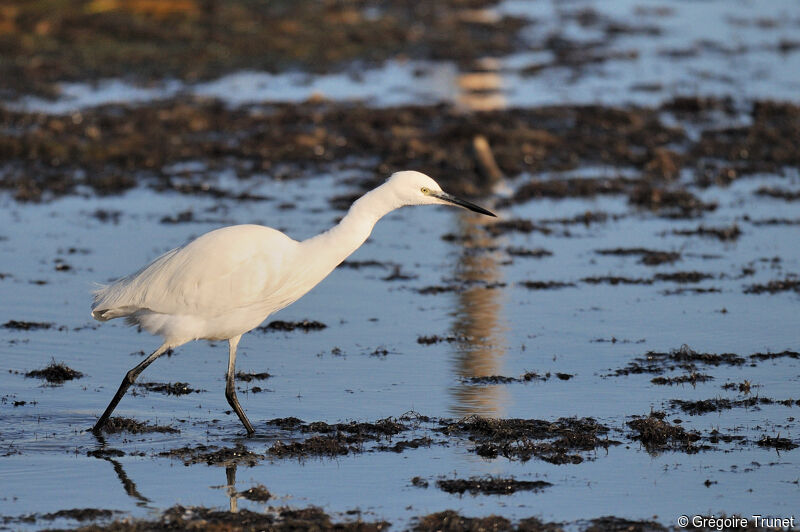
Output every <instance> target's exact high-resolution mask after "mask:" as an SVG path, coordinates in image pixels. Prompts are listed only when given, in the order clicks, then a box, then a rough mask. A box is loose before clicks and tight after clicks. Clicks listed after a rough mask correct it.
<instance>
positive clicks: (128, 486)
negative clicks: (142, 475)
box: [90, 434, 240, 513]
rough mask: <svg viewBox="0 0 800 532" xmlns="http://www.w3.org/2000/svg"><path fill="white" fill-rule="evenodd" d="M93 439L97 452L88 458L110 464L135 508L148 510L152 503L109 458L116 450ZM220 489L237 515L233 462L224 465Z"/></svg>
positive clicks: (117, 462) (102, 439)
mask: <svg viewBox="0 0 800 532" xmlns="http://www.w3.org/2000/svg"><path fill="white" fill-rule="evenodd" d="M94 437H95V439H96V440H97V443H98V444H99V448H98V449H97V452H92V453H90V456H94V457H95V458H99V459H100V460H104V461H106V462H109V463H111V465H112V466H113V467H114V473H116V474H117V478H118V479H119V481H120V482H121V483H122V488H123V489H124V490H125V493H126V494H127V495H128V497H130V498H132V499H134V500H136V506H140V507H142V508H150V506H149V503H150V502H152V501H150V499H148V498H147V497H145V496H144V495H142V494H141V493H140V492H139V489H138V488H137V487H136V483H135V482H134V481H133V480H131V479H130V477H129V476H128V474H127V473H126V472H125V469H124V468H123V467H122V463H121V462H120V461H119V460H114V459H113V458H111V456H112V455H115V454H116V453H115V451H116V450H115V449H113V448H110V447H108V444H107V443H106V439H105V438H104V437H103V436H102V435H99V434H94ZM221 487H224V488H225V491H226V493H227V495H228V503H229V508H230V511H231V513H237V512H238V511H239V502H238V501H239V498H240V495H239V492H238V491H237V490H236V463H235V462H230V463H228V464H225V485H224V486H221Z"/></svg>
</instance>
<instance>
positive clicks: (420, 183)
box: [386, 170, 495, 216]
mask: <svg viewBox="0 0 800 532" xmlns="http://www.w3.org/2000/svg"><path fill="white" fill-rule="evenodd" d="M386 184H387V185H389V186H390V187H391V188H392V190H393V191H394V193H395V194H396V195H397V197H398V199H399V200H400V201H401V202H402V204H403V205H458V206H459V207H464V208H465V209H469V210H471V211H475V212H479V213H481V214H485V215H487V216H495V214H494V213H493V212H491V211H489V210H487V209H484V208H483V207H480V206H478V205H475V204H474V203H472V202H469V201H466V200H463V199H461V198H457V197H455V196H453V195H451V194H448V193H447V192H445V191H443V190H442V187H440V186H439V183H437V182H436V181H434V180H433V179H431V178H430V177H428V176H427V175H425V174H423V173H422V172H415V171H414V170H405V171H403V172H395V173H394V174H392V175H391V177H389V179H388V180H387V181H386Z"/></svg>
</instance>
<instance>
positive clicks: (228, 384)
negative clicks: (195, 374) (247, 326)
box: [225, 335, 255, 436]
mask: <svg viewBox="0 0 800 532" xmlns="http://www.w3.org/2000/svg"><path fill="white" fill-rule="evenodd" d="M241 338H242V335H239V336H234V337H233V338H231V339H230V340H228V345H229V346H230V349H229V354H228V375H227V377H226V379H225V398H226V399H227V400H228V404H229V405H231V408H233V411H234V412H236V415H237V416H239V421H241V422H242V425H244V428H245V429H247V435H248V436H252V435H253V433H255V430H254V429H253V425H251V424H250V420H249V419H247V416H246V415H245V414H244V410H242V407H241V405H239V399H237V398H236V383H235V382H234V377H235V375H236V346H237V345H239V340H240V339H241Z"/></svg>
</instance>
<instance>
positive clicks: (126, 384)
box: [92, 344, 170, 433]
mask: <svg viewBox="0 0 800 532" xmlns="http://www.w3.org/2000/svg"><path fill="white" fill-rule="evenodd" d="M169 348H170V346H169V345H168V344H163V345H162V346H161V347H159V348H158V349H156V350H155V351H153V353H152V354H151V355H150V356H148V357H147V358H145V359H144V360H142V361H141V362H140V363H139V365H137V366H136V367H135V368H133V369H132V370H130V371H129V372H128V373H126V374H125V378H123V379H122V384H120V385H119V389H118V390H117V393H116V395H114V398H113V399H112V400H111V402H110V403H108V406H107V407H106V411H105V412H103V415H102V416H100V419H98V420H97V423H95V425H94V427H92V432H95V433H96V432H100V431H101V430H103V427H104V426H105V424H106V421H108V418H109V417H111V413H112V412H114V409H115V408H116V407H117V405H118V404H119V402H120V400H121V399H122V396H124V395H125V392H127V391H128V388H130V387H131V384H133V383H134V382H135V381H136V377H138V376H139V374H140V373H141V372H143V371H144V370H145V368H146V367H147V366H149V365H150V364H152V363H153V361H154V360H155V359H157V358H158V357H160V356H161V355H163V354H164V353H165V352H166V351H167V350H168V349H169Z"/></svg>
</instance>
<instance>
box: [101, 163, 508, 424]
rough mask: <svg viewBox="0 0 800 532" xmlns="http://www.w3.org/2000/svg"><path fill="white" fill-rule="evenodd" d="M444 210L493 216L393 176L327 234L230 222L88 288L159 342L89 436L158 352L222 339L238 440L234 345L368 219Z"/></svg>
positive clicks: (295, 294) (105, 307)
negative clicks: (417, 209) (409, 210)
mask: <svg viewBox="0 0 800 532" xmlns="http://www.w3.org/2000/svg"><path fill="white" fill-rule="evenodd" d="M431 204H454V205H459V206H461V207H465V208H467V209H470V210H472V211H475V212H479V213H482V214H486V215H489V216H494V214H493V213H492V212H490V211H488V210H486V209H484V208H483V207H479V206H477V205H475V204H473V203H470V202H468V201H464V200H462V199H459V198H456V197H454V196H451V195H450V194H447V193H446V192H444V191H442V188H441V187H440V186H439V185H438V184H437V183H436V181H434V180H433V179H431V178H430V177H428V176H427V175H425V174H423V173H420V172H414V171H405V172H397V173H395V174H392V176H391V177H390V178H389V179H387V180H386V182H385V183H384V184H382V185H381V186H379V187H377V188H375V189H374V190H372V191H370V192H368V193H366V194H364V196H362V197H361V198H359V199H358V200H357V201H356V202H355V203H353V205H352V206H351V207H350V210H349V211H348V212H347V215H346V216H345V217H344V218H342V220H341V221H340V222H339V223H338V224H337V225H336V226H335V227H333V228H331V229H329V230H328V231H325V232H324V233H322V234H319V235H317V236H315V237H312V238H309V239H308V240H304V241H302V242H298V241H296V240H292V239H291V238H289V237H288V236H286V235H284V234H283V233H281V232H280V231H276V230H275V229H271V228H269V227H264V226H261V225H234V226H230V227H223V228H221V229H216V230H214V231H211V232H210V233H206V234H204V235H202V236H200V237H198V238H197V239H195V240H193V241H192V242H190V243H188V244H186V245H185V246H183V247H179V248H175V249H173V250H171V251H168V252H166V253H164V254H163V255H161V256H160V257H158V258H157V259H155V260H154V261H153V262H151V263H150V264H148V265H147V266H145V267H144V268H142V269H141V270H139V271H138V272H136V273H134V274H132V275H128V276H127V277H123V278H121V279H119V280H118V281H116V282H114V283H112V284H110V285H105V286H101V287H100V288H99V289H97V290H96V291H95V292H94V304H93V305H92V316H93V317H94V318H95V319H96V320H99V321H107V320H111V319H114V318H125V320H126V321H127V323H128V324H129V325H138V326H140V327H142V328H143V329H144V330H146V331H147V332H149V333H151V334H154V335H157V336H161V337H162V338H163V343H162V344H161V346H160V347H159V348H158V349H156V350H155V351H153V353H152V354H150V356H148V357H147V358H145V359H144V360H143V361H142V362H141V363H140V364H139V365H137V366H136V367H134V368H133V369H131V370H130V371H128V373H127V374H125V378H124V379H122V384H120V386H119V389H118V390H117V393H116V395H114V398H113V399H111V402H110V403H109V404H108V407H107V408H106V410H105V412H103V415H102V416H100V419H99V420H98V421H97V424H95V426H94V428H93V429H92V431H94V432H99V431H101V430H102V429H103V427H104V426H105V424H106V422H107V421H108V418H109V416H111V413H112V412H113V411H114V408H116V406H117V404H118V403H119V402H120V400H121V399H122V397H123V396H124V395H125V392H126V391H127V390H128V388H129V387H130V386H131V384H133V383H134V381H136V378H137V377H138V376H139V374H140V373H142V371H144V369H145V368H146V367H147V366H149V365H150V364H152V363H153V361H155V359H157V358H158V357H160V356H161V355H163V354H164V353H165V352H166V351H167V350H169V349H172V348H175V347H178V346H180V345H183V344H185V343H187V342H190V341H192V340H201V339H204V340H227V341H228V373H227V376H226V384H225V397H226V399H227V400H228V404H230V406H231V408H233V410H234V412H236V415H237V416H239V420H241V422H242V424H243V425H244V427H245V429H247V434H248V435H251V434H253V432H255V431H254V430H253V425H251V424H250V421H249V420H248V419H247V416H246V415H245V413H244V411H243V410H242V407H241V406H240V405H239V400H238V399H237V398H236V389H235V387H234V373H235V372H234V368H235V363H236V346H237V345H238V344H239V340H240V339H241V338H242V335H243V334H244V333H246V332H247V331H250V330H252V329H254V328H255V327H257V326H258V325H259V324H260V323H261V322H262V321H264V320H265V319H266V318H267V317H268V316H269V315H270V314H272V313H274V312H276V311H278V310H280V309H282V308H284V307H286V306H288V305H290V304H292V303H293V302H295V301H297V300H298V299H299V298H300V297H301V296H303V294H305V293H306V292H308V291H309V290H311V289H312V288H313V287H314V286H316V285H317V283H319V282H320V281H322V280H323V279H324V278H325V277H327V275H328V274H329V273H331V272H332V271H333V269H334V268H336V266H338V265H339V263H341V262H342V261H343V260H344V259H346V258H347V257H348V256H349V255H350V254H351V253H353V252H354V251H355V250H356V249H358V248H359V246H361V244H363V243H364V241H365V240H366V239H367V237H369V235H370V233H371V232H372V228H373V227H374V226H375V223H376V222H377V221H378V220H379V219H380V218H381V217H383V216H384V215H385V214H387V213H389V212H391V211H393V210H394V209H397V208H399V207H403V206H405V205H431Z"/></svg>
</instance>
